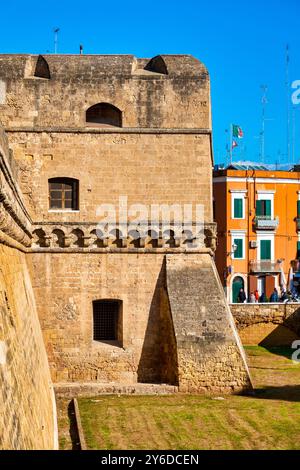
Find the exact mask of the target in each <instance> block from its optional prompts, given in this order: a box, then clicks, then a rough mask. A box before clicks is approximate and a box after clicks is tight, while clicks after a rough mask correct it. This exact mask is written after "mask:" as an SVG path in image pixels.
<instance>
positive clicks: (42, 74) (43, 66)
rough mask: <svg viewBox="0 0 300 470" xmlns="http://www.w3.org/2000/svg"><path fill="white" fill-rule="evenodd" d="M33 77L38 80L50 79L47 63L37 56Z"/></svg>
mask: <svg viewBox="0 0 300 470" xmlns="http://www.w3.org/2000/svg"><path fill="white" fill-rule="evenodd" d="M34 76H35V77H39V78H48V79H50V78H51V76H50V70H49V65H48V62H47V61H46V59H44V57H43V56H41V55H39V56H38V60H37V62H36V66H35V71H34Z"/></svg>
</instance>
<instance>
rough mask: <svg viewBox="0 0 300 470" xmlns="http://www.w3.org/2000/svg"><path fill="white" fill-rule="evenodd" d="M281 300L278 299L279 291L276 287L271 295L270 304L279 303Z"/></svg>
mask: <svg viewBox="0 0 300 470" xmlns="http://www.w3.org/2000/svg"><path fill="white" fill-rule="evenodd" d="M278 300H279V297H278V292H277V289H276V287H275V289H274V290H273V292H272V294H271V297H270V302H273V303H274V302H278Z"/></svg>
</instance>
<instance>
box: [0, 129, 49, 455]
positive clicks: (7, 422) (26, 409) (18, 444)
mask: <svg viewBox="0 0 300 470" xmlns="http://www.w3.org/2000/svg"><path fill="white" fill-rule="evenodd" d="M3 144H4V145H3ZM5 147H6V148H7V141H6V139H5V136H4V134H3V133H2V134H1V139H0V448H1V449H54V448H57V445H58V444H57V430H56V412H55V398H54V392H53V387H52V383H51V378H50V373H49V367H48V361H47V355H46V351H45V347H44V343H43V338H42V333H41V328H40V324H39V320H38V316H37V312H36V306H35V300H34V295H33V290H32V286H31V280H30V276H29V273H28V269H27V265H26V260H25V256H26V254H25V253H26V251H27V249H28V245H30V238H31V233H30V219H29V218H28V217H27V214H26V209H25V208H24V205H23V203H22V198H21V195H20V192H19V190H18V187H17V185H15V183H14V179H13V175H12V173H11V171H10V166H9V163H8V158H7V156H6V155H5Z"/></svg>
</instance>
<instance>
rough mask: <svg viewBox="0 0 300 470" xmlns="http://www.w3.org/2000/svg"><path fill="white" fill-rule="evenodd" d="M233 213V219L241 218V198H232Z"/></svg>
mask: <svg viewBox="0 0 300 470" xmlns="http://www.w3.org/2000/svg"><path fill="white" fill-rule="evenodd" d="M233 215H234V218H235V219H242V218H243V199H234V211H233Z"/></svg>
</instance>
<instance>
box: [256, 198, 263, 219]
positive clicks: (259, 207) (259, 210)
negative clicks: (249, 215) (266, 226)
mask: <svg viewBox="0 0 300 470" xmlns="http://www.w3.org/2000/svg"><path fill="white" fill-rule="evenodd" d="M256 215H257V216H259V215H263V205H262V201H258V200H257V201H256Z"/></svg>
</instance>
